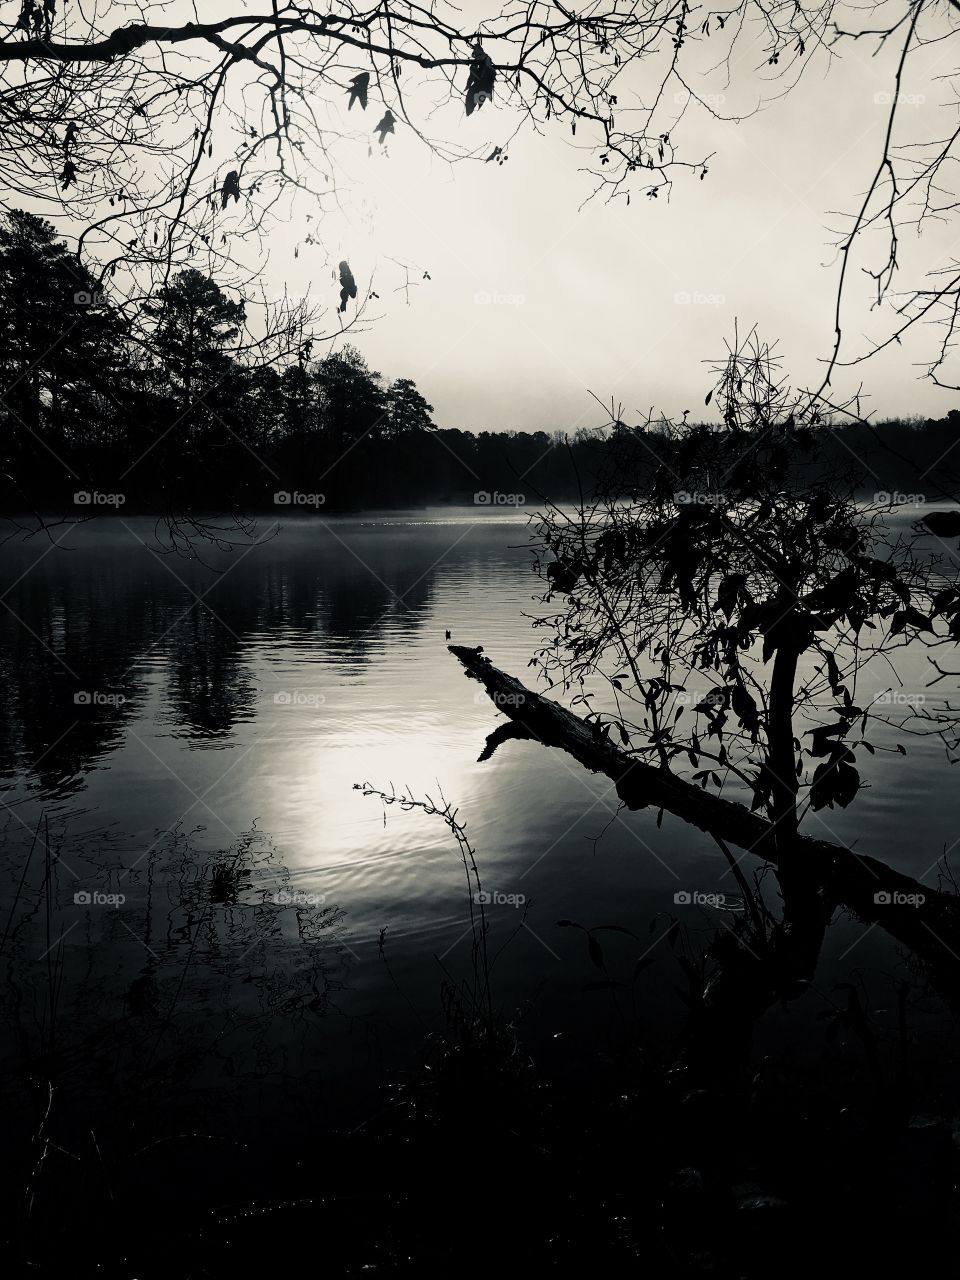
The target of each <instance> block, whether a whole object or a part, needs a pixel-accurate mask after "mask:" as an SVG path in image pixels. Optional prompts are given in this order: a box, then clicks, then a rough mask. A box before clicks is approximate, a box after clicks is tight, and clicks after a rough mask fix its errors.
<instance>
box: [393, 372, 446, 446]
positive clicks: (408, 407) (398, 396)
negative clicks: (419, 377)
mask: <svg viewBox="0 0 960 1280" xmlns="http://www.w3.org/2000/svg"><path fill="white" fill-rule="evenodd" d="M386 406H387V420H386V424H385V425H386V430H387V433H388V434H389V435H391V436H393V437H394V438H396V439H401V438H403V437H404V436H406V435H408V434H410V433H411V432H414V431H432V430H433V429H434V426H433V421H432V420H431V418H430V414H431V413H433V405H432V404H427V402H426V400H425V399H424V397H423V396H422V395H421V394H420V392H419V391H418V390H417V384H416V383H415V382H413V381H412V379H410V378H397V379H396V381H395V382H392V383H391V384H390V386H389V387H388V388H387V395H386Z"/></svg>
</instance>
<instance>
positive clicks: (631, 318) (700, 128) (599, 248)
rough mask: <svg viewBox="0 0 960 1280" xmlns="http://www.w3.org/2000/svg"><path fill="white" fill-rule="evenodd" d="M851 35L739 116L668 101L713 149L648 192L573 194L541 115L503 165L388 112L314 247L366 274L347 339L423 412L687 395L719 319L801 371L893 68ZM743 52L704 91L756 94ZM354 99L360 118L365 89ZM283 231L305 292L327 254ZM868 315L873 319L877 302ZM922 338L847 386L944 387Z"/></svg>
mask: <svg viewBox="0 0 960 1280" xmlns="http://www.w3.org/2000/svg"><path fill="white" fill-rule="evenodd" d="M864 13H866V11H864ZM861 24H864V25H865V23H864V21H863V20H862V19H861ZM870 52H871V51H870V49H869V48H868V46H867V45H866V43H864V42H860V43H859V44H857V45H856V46H854V45H853V44H848V45H846V46H844V49H843V53H842V57H840V58H839V59H835V60H834V61H833V63H832V65H830V62H829V59H828V58H827V57H825V56H821V57H820V59H819V61H816V62H814V64H813V65H812V69H811V74H809V75H808V76H807V77H806V78H804V79H802V80H801V82H800V84H799V85H798V86H797V87H796V88H795V89H794V90H793V91H792V93H791V94H790V95H789V96H788V97H787V98H786V99H785V100H783V101H780V102H774V103H772V105H770V106H768V107H767V109H765V110H764V111H763V112H762V113H760V114H759V115H755V116H753V117H752V118H750V119H747V120H745V121H744V122H743V123H741V124H732V123H718V122H716V121H715V120H711V119H709V118H708V117H707V115H706V113H704V112H702V110H699V109H698V114H688V116H687V117H686V119H685V121H684V123H683V131H684V132H683V133H682V134H681V133H680V131H679V130H678V131H677V134H676V137H677V138H678V139H682V142H683V144H684V146H685V148H689V150H688V151H687V154H696V153H698V152H700V151H702V150H715V151H716V152H717V154H716V156H715V157H714V159H713V160H712V161H711V162H710V172H709V175H708V177H707V179H706V180H705V181H702V182H701V181H700V180H699V179H698V178H697V177H695V176H689V175H687V174H686V173H685V172H683V171H681V173H680V176H679V179H678V181H677V182H676V183H675V185H674V189H673V192H672V196H671V199H670V201H669V203H667V202H666V201H665V200H663V199H658V200H657V201H656V202H654V201H650V200H647V199H644V198H642V197H635V198H634V199H633V201H632V203H631V206H630V207H629V208H627V207H625V205H624V203H623V202H622V201H617V202H615V203H614V204H609V203H604V202H603V200H602V197H600V198H598V199H597V200H595V201H593V202H592V203H590V204H588V205H587V207H586V208H583V209H580V208H579V206H580V205H581V204H582V202H583V201H584V199H585V198H586V197H587V196H588V195H589V194H590V192H591V191H592V189H593V184H592V181H591V179H590V177H589V175H587V174H585V173H583V172H582V171H580V170H581V168H582V166H583V164H584V163H585V160H586V157H585V155H584V153H583V152H582V151H579V150H578V149H576V148H575V147H573V146H571V145H570V134H569V126H567V125H557V126H555V127H554V128H553V129H552V130H551V131H548V133H547V136H545V137H544V136H536V135H534V134H532V133H529V132H524V133H522V134H521V136H520V137H519V138H518V139H517V140H516V141H514V142H513V143H512V144H511V146H510V149H509V157H510V158H509V161H508V162H507V163H506V164H504V165H502V166H498V165H496V164H487V165H482V164H481V165H477V164H462V165H458V166H456V167H454V168H449V167H447V166H444V165H442V164H438V163H437V162H435V161H434V160H433V159H432V157H431V156H430V155H429V154H428V153H427V152H426V151H425V150H424V148H423V147H422V146H421V144H420V143H419V142H418V141H417V139H416V138H415V137H413V136H412V135H411V133H410V131H409V130H405V129H404V128H403V127H402V126H401V125H399V124H398V126H397V133H396V136H395V137H394V138H393V139H392V140H391V144H390V148H389V158H386V157H385V156H384V155H383V154H382V153H381V152H380V151H379V150H378V149H376V148H375V149H374V155H373V156H372V157H367V155H366V147H365V146H364V147H358V148H357V153H356V161H355V163H354V164H352V165H351V169H350V172H351V176H352V177H353V178H354V180H355V182H356V183H357V184H358V190H359V191H360V198H361V199H362V200H363V201H365V205H366V209H367V212H368V214H369V216H367V217H364V218H357V217H356V216H354V218H353V222H352V225H346V224H345V225H343V226H338V225H337V224H336V223H335V222H328V224H327V226H326V232H327V235H328V239H329V238H330V237H331V234H332V237H333V238H334V239H337V240H338V241H339V246H338V248H337V250H336V252H335V253H334V254H333V257H334V260H335V259H336V258H337V257H338V256H340V255H341V253H342V256H346V257H348V258H349V260H350V262H351V265H352V267H353V270H354V273H355V275H356V277H357V280H358V282H359V283H360V285H361V288H363V286H364V284H365V283H366V282H367V281H368V280H369V279H370V276H371V273H373V281H374V286H373V287H374V288H376V289H377V291H378V292H379V293H380V295H381V301H380V303H379V304H377V305H379V306H380V307H381V309H382V318H380V319H379V320H378V321H377V323H376V324H375V325H374V326H373V327H372V328H371V330H370V331H369V332H367V333H365V334H363V335H361V336H359V337H356V338H354V339H353V340H354V341H355V342H356V345H358V346H359V347H360V349H361V350H362V351H363V353H364V354H365V355H366V356H367V358H368V359H369V361H370V363H371V364H372V365H373V366H374V367H375V368H377V369H379V370H381V371H382V372H383V373H384V374H385V375H387V376H389V377H395V376H399V375H405V376H409V377H412V378H414V379H415V380H416V381H417V383H418V384H419V385H420V387H421V389H422V390H423V392H424V393H425V394H426V396H427V398H428V399H429V400H430V401H431V402H432V403H433V404H434V406H435V408H436V414H435V418H436V420H437V422H438V423H439V424H441V425H444V426H461V427H465V428H470V429H483V428H487V429H503V428H508V427H516V428H521V429H530V430H532V429H538V428H541V429H547V430H551V429H553V428H567V429H570V428H574V427H576V426H578V425H592V424H596V423H598V422H599V421H601V420H602V418H603V414H602V412H601V410H600V409H599V407H598V406H597V404H596V402H595V401H593V400H592V399H591V396H590V392H594V393H595V394H596V395H597V396H599V397H600V398H601V399H603V400H605V401H608V400H609V398H610V397H611V396H613V397H614V398H615V399H616V400H617V401H620V402H623V404H624V406H625V408H626V410H627V411H628V412H632V411H635V410H643V411H645V410H648V409H650V408H651V407H656V408H657V409H663V410H665V411H666V412H668V413H681V412H682V411H683V410H684V409H691V410H692V411H693V412H694V413H696V412H698V410H700V409H702V406H703V398H704V395H705V393H706V391H707V389H708V388H709V385H710V379H709V376H708V373H707V369H706V368H705V366H704V364H703V362H704V361H707V360H709V359H710V358H712V357H714V356H717V355H719V354H722V351H723V346H724V340H725V338H727V337H728V336H730V335H731V334H732V332H733V326H734V323H735V321H738V322H739V324H740V327H741V329H743V328H745V327H746V328H749V326H751V325H753V324H757V325H759V327H760V330H761V332H762V334H763V335H764V336H765V337H767V338H768V339H770V340H772V339H774V338H777V339H779V346H780V350H781V352H782V354H783V357H784V362H785V369H787V370H789V371H790V373H791V376H792V377H793V378H794V380H795V381H797V382H799V383H803V384H806V385H809V384H812V383H815V382H816V381H817V376H818V369H819V366H818V363H817V361H818V357H822V356H823V355H825V354H826V353H827V351H828V350H829V344H830V339H831V334H832V308H833V298H834V292H835V289H836V282H837V274H838V265H837V259H836V252H835V248H834V241H835V237H833V236H832V235H831V233H830V230H829V227H830V226H831V225H833V226H834V227H839V226H840V225H841V224H840V222H839V220H838V218H837V217H835V216H834V217H833V218H831V216H830V215H831V211H838V210H852V209H854V208H856V204H857V199H858V196H859V195H860V194H861V193H862V191H863V189H864V187H865V185H866V182H867V181H868V179H869V176H870V173H871V171H872V169H873V167H874V166H875V165H876V163H877V158H878V156H879V148H880V146H881V141H882V137H883V131H884V129H885V127H886V122H887V110H888V109H887V107H886V106H884V105H883V104H882V103H878V102H877V100H876V99H877V95H878V94H881V95H882V94H884V93H885V92H887V91H889V90H890V89H891V88H892V77H893V71H892V65H893V64H892V60H891V56H889V55H888V56H881V57H877V58H872V57H871V56H870ZM757 56H758V58H759V51H757ZM940 56H941V55H940V54H939V52H937V57H940ZM751 61H752V58H751V56H749V55H748V56H747V57H741V68H740V71H739V72H738V85H739V88H738V87H737V85H734V86H733V87H732V88H729V89H727V90H726V94H725V99H726V100H725V101H724V102H723V103H722V104H721V106H720V109H721V110H723V111H724V112H726V113H729V114H735V113H736V112H737V111H740V110H742V111H744V112H747V111H749V110H750V108H751V106H752V105H753V104H754V103H755V101H756V98H757V93H758V89H759V83H758V81H757V79H756V78H755V77H754V76H753V74H752V72H751ZM938 69H939V70H940V71H941V72H942V71H944V70H947V69H949V68H946V67H945V66H944V65H942V64H941V65H940V66H939V68H938ZM928 85H929V78H928V77H925V82H924V83H921V84H919V85H916V84H914V85H911V84H906V85H905V86H904V89H905V91H923V90H926V91H927V93H928V94H929V93H930V89H929V88H928ZM718 87H719V88H720V89H722V88H723V85H722V83H719V82H718ZM372 105H373V104H371V106H372ZM497 110H500V111H501V112H502V113H503V123H502V125H501V124H500V123H499V122H497V121H496V120H495V119H494V112H496V111H497ZM941 110H942V108H940V107H939V106H938V104H937V102H936V100H935V99H934V98H928V100H927V102H925V103H923V104H919V105H912V104H910V105H907V106H904V107H902V108H901V113H902V114H903V117H904V121H905V126H906V127H907V128H913V127H914V125H915V127H916V129H917V130H918V134H921V133H924V132H926V133H927V134H928V135H929V134H930V131H934V133H935V131H936V129H937V128H939V127H940V124H939V122H938V116H937V113H938V112H939V111H941ZM353 118H354V119H355V118H356V113H354V117H353ZM366 119H367V121H369V125H370V126H371V127H372V126H373V124H374V123H375V119H374V116H373V115H372V114H371V112H370V111H368V112H367V117H366ZM940 119H942V116H941V117H940ZM514 124H515V117H513V116H511V115H509V113H507V112H505V111H504V109H503V107H502V105H501V106H500V107H498V106H497V105H496V102H495V103H494V104H493V105H492V106H487V107H485V108H484V110H483V111H482V112H479V113H477V114H475V115H474V117H473V118H472V119H471V120H466V119H464V120H463V121H462V126H461V127H462V130H463V136H464V138H465V139H470V138H472V137H473V135H475V136H476V139H477V140H478V141H479V140H481V139H483V138H485V137H488V136H492V137H493V138H494V139H495V140H496V139H497V137H498V133H502V135H503V137H504V138H505V137H506V136H507V133H508V132H509V130H510V129H511V128H512V126H513V125H514ZM355 213H356V208H355V209H354V214H355ZM955 230H956V229H954V231H955ZM288 231H289V235H288V236H287V237H285V238H282V237H280V236H279V235H278V236H274V237H273V238H272V241H271V261H270V264H269V267H268V269H267V272H266V283H268V285H271V286H272V287H275V288H279V287H280V286H281V285H283V284H286V285H287V286H288V287H290V288H291V289H292V290H293V291H294V292H297V291H299V290H301V289H302V288H303V286H304V285H305V283H306V282H307V281H308V280H311V279H312V282H313V285H314V286H315V287H316V288H317V290H318V291H319V292H320V293H321V294H323V295H324V296H326V295H327V294H329V293H330V291H331V290H333V285H332V283H331V281H330V275H329V270H330V268H329V263H328V264H327V265H326V266H325V267H323V268H322V269H321V268H319V266H318V265H317V264H318V263H319V261H320V255H319V253H318V251H316V250H312V249H311V248H310V246H306V247H304V246H302V245H301V247H300V250H299V256H298V257H297V258H296V259H295V258H294V256H293V248H292V246H293V242H294V241H295V240H297V239H301V238H302V226H299V225H298V224H296V223H293V224H291V225H290V226H289V228H288ZM955 238H956V237H955V234H954V232H952V231H951V229H950V228H949V227H946V228H942V229H939V230H938V229H934V230H933V231H932V233H928V234H927V236H926V240H925V249H924V252H925V253H927V254H932V255H933V258H936V256H937V255H938V254H939V255H944V254H947V255H949V246H950V245H951V244H952V242H953V240H954V239H955ZM906 253H907V256H909V253H910V249H909V246H906ZM311 254H313V255H314V256H313V258H311ZM391 256H393V257H396V258H398V259H402V260H405V261H409V262H412V263H417V264H420V265H422V266H423V267H424V268H426V269H427V270H428V271H429V272H430V275H431V280H430V281H429V282H422V283H419V284H418V287H416V288H413V289H411V290H410V293H409V301H408V300H407V297H406V295H405V293H404V292H402V291H401V292H393V291H392V290H394V289H395V288H397V286H398V285H399V284H400V283H401V281H402V279H403V277H402V273H400V272H399V270H398V268H397V267H396V266H395V265H393V264H392V263H391V262H390V261H389V258H390V257H391ZM904 276H905V278H907V277H906V272H905V273H904ZM914 278H915V277H914ZM866 284H867V281H866V277H865V276H864V275H863V274H862V272H860V271H859V270H858V271H857V272H856V273H854V278H853V285H854V287H853V289H852V290H851V292H850V295H849V299H848V303H847V311H846V314H847V319H848V324H849V330H848V333H849V345H848V346H847V348H846V351H847V354H851V355H852V354H854V353H855V352H858V351H861V350H863V349H864V344H863V343H862V342H861V341H860V340H859V335H860V334H863V333H864V332H866V330H867V329H868V327H869V326H870V324H871V316H870V314H869V311H868V301H869V300H868V294H867V291H866ZM334 292H335V291H334ZM488 299H489V300H488ZM880 320H881V321H884V322H885V323H886V324H889V322H890V317H889V314H887V316H886V317H880ZM925 340H926V341H929V340H930V335H927V338H926V339H925ZM922 353H923V351H922V348H921V346H920V345H919V344H917V343H908V344H907V345H906V346H905V347H904V348H903V349H900V350H897V351H896V352H895V354H890V355H887V356H883V357H880V358H879V359H877V360H876V361H874V362H871V363H870V364H868V365H866V366H863V367H862V368H861V369H860V370H859V371H858V374H857V375H856V379H857V380H860V379H862V381H863V383H864V387H865V390H866V392H867V394H868V397H869V400H868V402H867V405H868V407H870V408H872V409H874V410H875V411H877V412H878V413H879V414H881V415H883V414H905V413H923V414H936V415H940V414H942V413H945V412H946V411H947V410H948V409H949V408H951V407H953V405H954V404H955V403H956V402H957V399H958V397H956V396H955V395H951V394H950V393H947V392H943V391H939V390H937V389H936V388H934V387H933V386H932V385H931V384H929V383H924V382H920V381H918V375H919V373H920V370H919V369H918V368H917V367H915V365H914V364H913V363H912V362H913V361H916V360H918V359H919V358H920V357H921V356H922ZM853 382H854V379H851V381H850V383H849V384H848V385H851V386H852V385H853Z"/></svg>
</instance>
